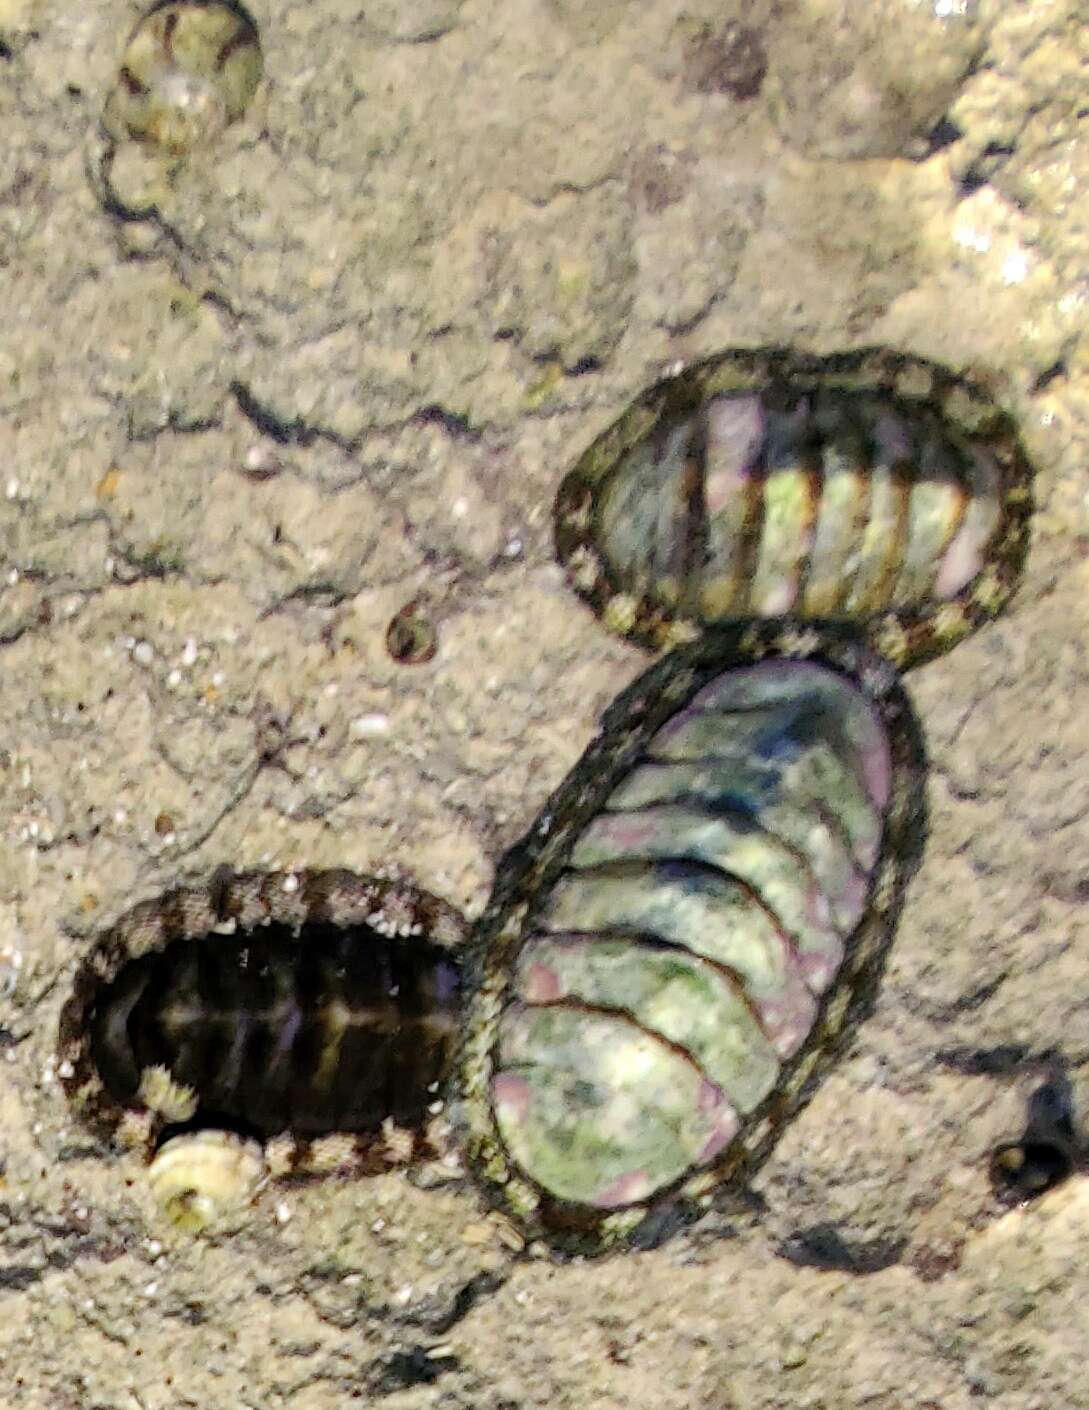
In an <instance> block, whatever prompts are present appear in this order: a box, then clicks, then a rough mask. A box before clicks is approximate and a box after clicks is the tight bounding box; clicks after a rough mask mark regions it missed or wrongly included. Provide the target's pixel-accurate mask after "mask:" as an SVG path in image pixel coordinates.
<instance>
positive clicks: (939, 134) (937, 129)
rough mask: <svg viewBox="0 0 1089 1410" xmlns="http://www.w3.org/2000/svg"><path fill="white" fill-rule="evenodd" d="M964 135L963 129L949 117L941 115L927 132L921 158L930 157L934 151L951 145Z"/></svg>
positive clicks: (942, 149)
mask: <svg viewBox="0 0 1089 1410" xmlns="http://www.w3.org/2000/svg"><path fill="white" fill-rule="evenodd" d="M963 136H964V133H963V131H962V130H961V129H960V128H959V127H958V126H957V124H956V123H955V122H953V121H952V119H951V118H948V117H942V118H939V119H938V121H937V122H936V123H935V124H934V126H933V127H932V128H931V129H930V131H929V132H928V133H927V137H926V152H925V153H924V156H923V160H924V161H925V160H926V159H927V158H928V157H932V156H933V155H934V154H935V152H941V151H944V149H945V148H946V147H952V146H953V144H954V143H955V142H959V141H960V139H961V138H962V137H963Z"/></svg>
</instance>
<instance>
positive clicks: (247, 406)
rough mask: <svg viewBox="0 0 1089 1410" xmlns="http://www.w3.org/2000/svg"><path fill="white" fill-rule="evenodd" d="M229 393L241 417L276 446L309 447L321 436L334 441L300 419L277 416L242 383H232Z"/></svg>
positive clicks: (330, 436)
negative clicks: (236, 404) (250, 422)
mask: <svg viewBox="0 0 1089 1410" xmlns="http://www.w3.org/2000/svg"><path fill="white" fill-rule="evenodd" d="M230 391H231V395H232V396H233V397H234V399H235V401H236V402H237V403H238V409H239V411H241V413H242V415H243V416H245V417H246V419H247V420H249V421H252V422H253V424H254V425H255V426H256V427H257V429H258V430H259V431H260V432H261V434H262V435H264V436H268V438H269V439H270V440H273V441H275V442H276V444H277V445H282V446H310V445H313V444H314V442H315V441H316V440H318V439H319V438H320V437H322V436H323V435H324V436H326V437H327V438H328V439H330V440H334V439H335V438H334V437H333V435H332V434H331V433H329V432H322V431H319V430H317V429H315V428H314V427H313V426H308V425H307V424H306V423H305V422H304V421H302V420H301V419H298V418H296V419H294V420H290V421H289V420H286V419H285V418H284V417H282V416H278V415H277V414H276V412H274V411H273V410H272V408H271V407H268V406H265V405H264V404H263V403H262V402H260V401H258V400H257V398H256V397H255V396H254V395H253V393H252V392H251V391H250V389H249V388H248V387H247V386H246V385H245V384H244V383H243V382H232V383H231V384H230Z"/></svg>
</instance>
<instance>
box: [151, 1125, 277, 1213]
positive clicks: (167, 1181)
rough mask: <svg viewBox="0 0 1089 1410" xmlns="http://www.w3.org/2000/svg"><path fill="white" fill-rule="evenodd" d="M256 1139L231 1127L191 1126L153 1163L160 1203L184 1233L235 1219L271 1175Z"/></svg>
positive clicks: (155, 1193) (153, 1188)
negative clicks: (192, 1129) (208, 1128)
mask: <svg viewBox="0 0 1089 1410" xmlns="http://www.w3.org/2000/svg"><path fill="white" fill-rule="evenodd" d="M267 1175H268V1172H267V1168H266V1165H265V1157H264V1153H263V1152H262V1150H261V1147H260V1146H259V1145H258V1143H257V1142H256V1141H252V1140H248V1139H246V1138H245V1137H243V1136H238V1135H236V1134H235V1133H234V1132H232V1131H220V1130H204V1131H190V1132H187V1133H186V1134H185V1135H182V1136H174V1137H172V1138H171V1139H170V1140H169V1141H167V1142H165V1143H164V1145H163V1146H162V1147H161V1148H160V1149H159V1151H158V1153H157V1154H156V1156H155V1159H154V1160H153V1161H152V1162H151V1164H150V1166H149V1167H148V1174H147V1178H148V1184H149V1186H150V1188H151V1193H152V1195H153V1196H154V1198H155V1201H156V1203H157V1204H158V1205H159V1207H160V1208H161V1209H162V1210H163V1212H164V1213H165V1214H166V1216H167V1218H168V1219H169V1220H170V1222H171V1223H172V1224H173V1225H175V1227H176V1228H178V1229H179V1230H181V1231H182V1232H184V1233H202V1232H204V1231H211V1230H214V1229H216V1228H219V1227H222V1226H223V1225H224V1224H227V1223H229V1222H231V1220H232V1219H235V1218H237V1216H238V1215H239V1214H240V1213H241V1212H242V1211H243V1210H244V1209H245V1208H246V1207H247V1206H248V1205H249V1204H250V1203H251V1201H252V1200H253V1198H254V1196H255V1195H256V1194H257V1192H258V1190H259V1189H260V1188H261V1186H262V1185H263V1184H264V1183H265V1180H266V1179H267Z"/></svg>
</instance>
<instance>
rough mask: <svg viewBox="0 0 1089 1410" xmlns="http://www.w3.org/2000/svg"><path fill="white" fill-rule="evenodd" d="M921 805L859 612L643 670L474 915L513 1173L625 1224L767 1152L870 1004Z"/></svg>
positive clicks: (603, 1235)
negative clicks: (845, 619)
mask: <svg viewBox="0 0 1089 1410" xmlns="http://www.w3.org/2000/svg"><path fill="white" fill-rule="evenodd" d="M922 829H923V797H922V764H921V754H920V743H919V736H918V731H917V728H916V725H915V722H914V717H913V715H912V712H911V708H910V705H909V703H908V700H907V697H906V696H905V694H904V692H903V690H902V688H901V686H900V685H899V684H898V681H897V678H896V673H895V670H894V669H893V667H892V666H890V665H889V663H888V662H887V661H885V660H883V659H882V658H881V657H879V656H877V655H876V654H875V653H873V652H872V651H871V650H870V649H869V648H868V647H866V646H865V645H863V644H862V643H861V641H860V640H859V638H858V637H857V635H856V634H851V633H850V632H849V631H848V630H847V629H841V628H836V627H826V628H824V629H822V631H821V632H820V633H817V632H814V631H812V630H810V631H808V632H804V633H799V632H794V633H784V632H783V631H782V630H781V629H779V628H776V627H774V626H772V625H771V624H766V623H762V624H749V625H746V626H743V627H741V626H739V627H737V628H736V629H733V628H717V629H714V630H712V631H710V632H709V633H708V634H707V635H706V636H705V637H704V638H703V639H701V640H700V641H699V642H697V643H695V644H693V645H691V646H688V647H684V648H680V649H679V650H677V651H675V652H673V653H672V654H671V655H669V656H668V657H666V658H665V659H664V660H662V661H660V662H659V663H658V664H657V665H656V666H654V667H653V668H652V669H651V670H650V671H649V672H647V673H646V674H645V675H644V676H643V677H642V678H641V679H640V680H639V681H637V682H636V684H635V685H634V686H632V687H631V688H630V690H628V691H627V692H626V693H625V694H624V695H623V696H622V697H621V698H620V699H619V700H618V701H617V702H616V703H615V704H614V705H613V706H612V707H611V708H610V710H609V711H608V713H607V714H606V716H605V719H604V724H603V730H602V733H601V735H600V737H599V739H598V740H597V741H596V742H595V743H594V744H593V745H592V746H591V747H590V749H589V750H588V752H587V753H586V755H585V756H584V757H583V759H582V760H581V762H580V763H579V764H578V765H577V767H576V768H575V770H574V772H573V773H572V774H571V776H570V777H569V778H568V780H567V781H566V782H565V783H564V784H563V785H562V787H561V788H560V789H559V791H558V792H557V793H556V794H555V795H554V796H553V797H552V798H551V799H550V801H549V802H548V804H547V806H546V808H545V810H544V812H543V814H542V815H541V817H540V819H539V820H538V822H537V823H536V824H535V825H534V827H533V828H532V829H531V831H530V832H529V834H528V835H527V837H526V838H525V839H524V841H523V842H522V843H520V844H519V845H518V846H517V847H515V848H514V850H513V851H512V852H511V853H510V854H509V855H508V857H507V858H506V859H505V861H504V862H503V864H502V865H501V867H500V870H499V874H498V879H497V881H496V887H495V892H494V895H493V898H492V900H491V902H490V903H489V906H488V909H487V911H486V912H485V915H484V916H483V918H482V920H481V922H480V925H479V928H478V932H477V937H476V944H475V945H474V949H475V950H476V954H475V957H474V961H473V963H474V966H475V967H476V969H477V973H476V974H475V976H474V979H473V982H472V984H471V986H470V987H471V996H470V998H469V1000H468V1006H467V1026H466V1039H465V1042H464V1045H463V1050H462V1056H461V1073H460V1087H461V1096H462V1098H463V1104H464V1119H465V1121H466V1124H467V1128H468V1147H469V1153H470V1157H471V1158H472V1160H473V1162H474V1165H475V1167H476V1168H477V1170H478V1172H479V1174H480V1175H481V1176H482V1178H483V1180H484V1181H485V1183H486V1185H488V1186H490V1187H491V1188H492V1190H493V1191H494V1192H495V1194H496V1197H497V1198H498V1199H500V1200H502V1202H503V1203H504V1204H505V1205H506V1206H507V1207H508V1208H509V1209H510V1210H511V1211H512V1212H513V1213H515V1214H516V1215H517V1216H519V1217H520V1218H521V1219H522V1220H523V1221H524V1222H525V1223H526V1225H527V1226H528V1228H529V1230H530V1231H531V1232H541V1233H544V1234H546V1235H547V1236H549V1237H551V1238H553V1239H556V1240H558V1241H561V1242H562V1241H564V1240H569V1241H570V1242H572V1243H573V1244H574V1246H576V1247H581V1246H587V1247H593V1246H605V1245H608V1244H609V1243H610V1242H615V1241H616V1240H617V1239H619V1238H622V1237H625V1236H628V1235H630V1234H631V1233H632V1232H633V1231H634V1230H635V1228H636V1227H637V1226H638V1225H639V1224H640V1222H641V1221H642V1220H643V1219H644V1218H646V1217H647V1215H648V1212H649V1211H650V1210H652V1209H655V1210H660V1209H661V1208H662V1207H666V1208H671V1209H674V1208H679V1207H683V1205H684V1204H685V1203H689V1204H691V1202H692V1201H698V1200H699V1198H700V1197H705V1196H707V1195H708V1194H709V1192H710V1191H711V1190H712V1189H713V1188H714V1187H715V1186H716V1185H718V1184H720V1183H721V1182H723V1181H725V1180H727V1179H729V1178H732V1177H734V1176H736V1175H738V1174H739V1173H740V1171H741V1170H742V1168H743V1167H745V1168H746V1169H747V1170H749V1171H751V1170H752V1169H753V1168H754V1166H755V1163H756V1162H757V1161H758V1159H759V1158H760V1157H761V1156H763V1155H764V1154H765V1153H766V1151H767V1150H768V1149H769V1148H770V1145H771V1143H772V1140H773V1138H774V1136H775V1134H776V1132H777V1131H778V1129H779V1128H780V1127H781V1125H782V1123H783V1121H784V1120H785V1118H786V1117H787V1115H788V1114H790V1113H791V1112H793V1111H794V1110H795V1109H796V1108H797V1107H798V1105H799V1104H800V1102H801V1101H802V1100H803V1098H804V1096H805V1094H806V1092H807V1090H808V1089H809V1087H810V1085H811V1082H812V1080H813V1079H814V1078H815V1077H816V1076H817V1075H818V1073H819V1072H820V1071H821V1070H822V1069H823V1067H824V1066H825V1064H826V1062H827V1061H828V1059H829V1057H830V1055H831V1054H832V1053H833V1051H834V1050H835V1047H836V1045H837V1043H838V1042H839V1040H840V1039H841V1038H842V1036H843V1035H844V1034H845V1033H846V1032H847V1031H848V1030H849V1029H850V1028H851V1026H852V1025H853V1024H854V1023H855V1022H856V1021H857V1019H858V1017H859V1016H860V1015H861V1013H862V1012H863V1011H864V1010H865V1006H866V1003H867V1000H868V998H869V996H870V994H871V992H872V989H873V987H874V984H875V981H876V979H877V977H878V974H879V971H880V969H881V965H882V962H883V958H884V953H885V949H886V945H887V943H888V941H889V940H890V938H891V936H892V932H893V928H894V925H895V920H896V917H897V914H898V910H899V905H900V897H901V893H902V890H903V887H904V884H905V882H906V880H907V879H908V877H909V876H910V874H911V871H912V869H913V867H914V865H915V861H916V858H917V855H918V850H919V848H920V846H921V840H922Z"/></svg>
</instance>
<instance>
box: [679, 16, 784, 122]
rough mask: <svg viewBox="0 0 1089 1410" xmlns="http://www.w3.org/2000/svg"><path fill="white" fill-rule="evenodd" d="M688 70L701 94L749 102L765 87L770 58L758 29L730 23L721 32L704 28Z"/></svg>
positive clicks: (693, 45)
mask: <svg viewBox="0 0 1089 1410" xmlns="http://www.w3.org/2000/svg"><path fill="white" fill-rule="evenodd" d="M685 67H686V70H687V78H688V82H689V84H690V85H691V86H692V87H694V88H695V89H696V91H697V92H698V93H723V94H725V95H726V96H727V97H730V98H734V99H736V100H737V101H738V102H748V101H749V100H750V99H751V98H755V97H756V96H757V95H758V94H759V92H760V90H761V88H762V87H763V86H764V79H765V77H766V76H767V72H768V56H767V53H766V51H765V49H764V43H763V39H762V37H761V35H760V31H759V30H757V29H753V28H752V27H751V26H749V25H744V24H738V23H737V22H736V21H735V20H730V21H728V22H727V23H726V24H724V25H723V26H722V28H721V29H718V30H714V29H712V28H711V26H710V25H705V26H704V27H703V28H702V29H701V30H700V31H699V33H697V34H696V35H695V36H694V38H693V39H692V40H691V42H690V44H689V49H688V56H687V63H686V66H685Z"/></svg>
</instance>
